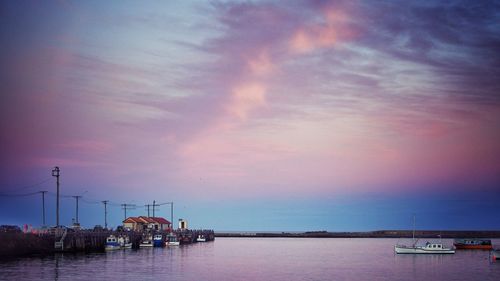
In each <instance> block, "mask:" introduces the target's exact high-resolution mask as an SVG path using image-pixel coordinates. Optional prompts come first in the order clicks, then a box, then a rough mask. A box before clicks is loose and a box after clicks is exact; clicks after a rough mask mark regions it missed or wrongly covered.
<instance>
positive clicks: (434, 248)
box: [394, 216, 455, 254]
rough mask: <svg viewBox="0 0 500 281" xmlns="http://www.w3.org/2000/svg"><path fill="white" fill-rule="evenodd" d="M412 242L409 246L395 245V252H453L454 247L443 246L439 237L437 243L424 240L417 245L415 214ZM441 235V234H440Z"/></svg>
mask: <svg viewBox="0 0 500 281" xmlns="http://www.w3.org/2000/svg"><path fill="white" fill-rule="evenodd" d="M412 236H413V237H412V239H413V243H412V245H411V246H407V245H399V244H398V245H395V246H394V252H396V254H454V253H455V249H452V248H445V247H444V246H443V244H441V238H440V239H439V240H440V241H439V243H431V242H426V243H425V245H423V246H419V245H417V241H418V240H415V216H413V235H412ZM440 237H441V236H440Z"/></svg>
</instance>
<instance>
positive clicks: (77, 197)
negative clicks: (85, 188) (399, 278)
mask: <svg viewBox="0 0 500 281" xmlns="http://www.w3.org/2000/svg"><path fill="white" fill-rule="evenodd" d="M73 198H75V199H76V223H77V224H80V221H79V220H78V199H80V198H82V196H81V195H76V196H73Z"/></svg>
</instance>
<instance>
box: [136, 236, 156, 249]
mask: <svg viewBox="0 0 500 281" xmlns="http://www.w3.org/2000/svg"><path fill="white" fill-rule="evenodd" d="M151 247H153V238H152V237H151V235H149V236H145V237H144V238H142V241H141V243H140V244H139V248H151Z"/></svg>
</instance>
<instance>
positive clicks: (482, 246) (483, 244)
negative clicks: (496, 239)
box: [453, 239, 493, 250]
mask: <svg viewBox="0 0 500 281" xmlns="http://www.w3.org/2000/svg"><path fill="white" fill-rule="evenodd" d="M453 245H454V246H455V248H457V249H477V250H491V249H493V246H492V245H491V240H489V239H455V241H454V242H453Z"/></svg>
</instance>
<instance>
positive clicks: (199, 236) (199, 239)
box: [196, 234, 207, 242]
mask: <svg viewBox="0 0 500 281" xmlns="http://www.w3.org/2000/svg"><path fill="white" fill-rule="evenodd" d="M196 241H197V242H206V241H207V239H206V238H205V236H204V235H203V234H200V235H198V238H196Z"/></svg>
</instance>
